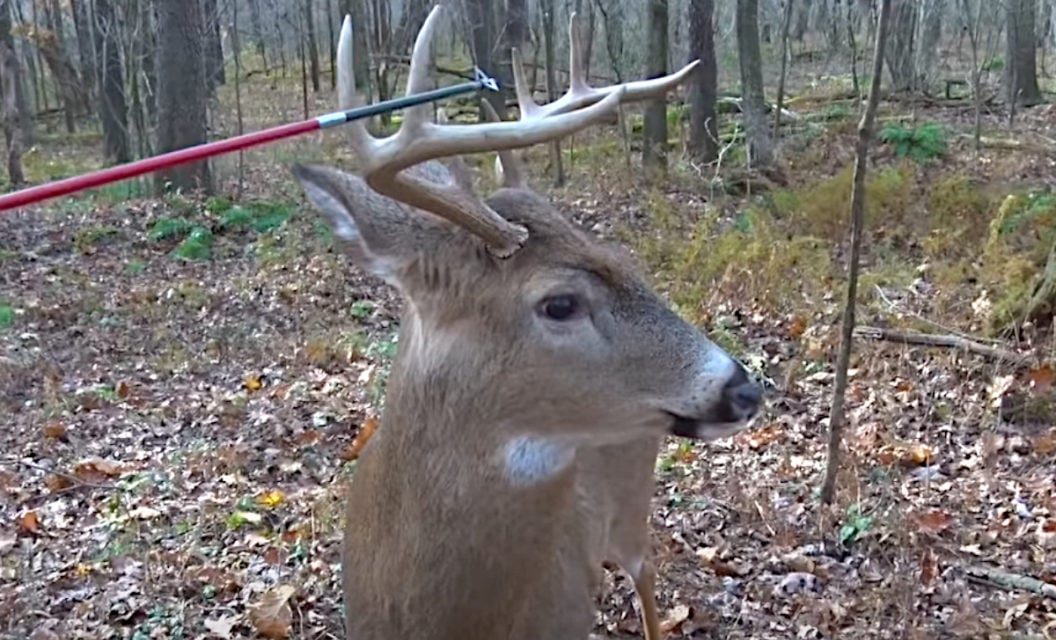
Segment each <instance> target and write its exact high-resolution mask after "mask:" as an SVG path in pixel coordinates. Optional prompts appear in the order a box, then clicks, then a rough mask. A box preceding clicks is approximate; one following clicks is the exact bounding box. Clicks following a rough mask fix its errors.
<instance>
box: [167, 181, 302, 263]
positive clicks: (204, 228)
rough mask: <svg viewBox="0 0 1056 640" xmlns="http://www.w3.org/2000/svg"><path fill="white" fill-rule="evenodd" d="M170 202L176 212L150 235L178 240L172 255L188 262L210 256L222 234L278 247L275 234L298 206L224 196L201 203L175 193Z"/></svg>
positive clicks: (261, 246)
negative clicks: (241, 200)
mask: <svg viewBox="0 0 1056 640" xmlns="http://www.w3.org/2000/svg"><path fill="white" fill-rule="evenodd" d="M166 204H167V205H169V206H168V208H169V211H170V212H171V213H172V215H169V216H166V217H162V218H158V219H157V220H155V221H154V223H153V224H152V225H151V227H150V229H149V230H148V232H147V237H148V238H150V240H152V241H154V242H157V243H162V244H166V243H168V244H171V243H174V242H175V246H174V247H173V248H172V251H171V254H170V255H172V257H173V258H176V259H179V260H187V261H202V260H208V259H210V258H211V257H212V255H213V247H214V244H215V242H216V239H217V237H218V236H230V237H236V236H249V237H253V238H256V241H257V244H258V245H259V246H258V249H259V250H260V251H264V252H267V251H269V250H271V249H272V248H273V247H274V240H273V239H272V238H271V236H272V235H273V234H274V233H275V232H277V231H279V230H280V229H282V228H283V226H284V225H285V224H286V222H287V221H288V220H289V219H290V217H291V216H292V214H293V211H294V205H293V204H291V203H289V202H284V201H271V200H256V201H246V202H240V203H235V202H232V201H231V200H229V199H227V198H221V197H216V198H211V199H209V200H207V201H206V202H205V203H204V205H198V204H197V203H195V202H193V201H190V200H186V199H183V198H181V197H178V196H175V197H170V198H168V199H167V201H166Z"/></svg>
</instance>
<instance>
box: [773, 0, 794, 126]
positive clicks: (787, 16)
mask: <svg viewBox="0 0 1056 640" xmlns="http://www.w3.org/2000/svg"><path fill="white" fill-rule="evenodd" d="M793 4H795V3H794V2H793V1H792V0H785V10H784V12H783V14H782V18H781V75H780V76H778V81H777V103H776V105H775V106H774V137H777V136H779V135H781V109H783V108H784V106H785V73H786V72H787V70H788V30H789V27H790V26H791V24H792V5H793Z"/></svg>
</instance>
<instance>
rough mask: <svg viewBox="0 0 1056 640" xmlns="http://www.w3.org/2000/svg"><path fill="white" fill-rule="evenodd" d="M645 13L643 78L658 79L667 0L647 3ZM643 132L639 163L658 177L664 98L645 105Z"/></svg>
mask: <svg viewBox="0 0 1056 640" xmlns="http://www.w3.org/2000/svg"><path fill="white" fill-rule="evenodd" d="M648 11H649V17H648V25H647V27H646V29H647V33H648V45H647V50H646V63H645V76H646V78H659V77H660V76H663V75H666V74H667V45H668V43H667V19H668V16H667V0H649V7H648ZM644 133H645V139H644V140H643V141H642V164H643V165H644V166H645V169H646V171H647V172H650V173H653V174H662V173H663V172H664V171H665V170H666V169H667V98H666V97H660V98H657V99H656V100H650V101H649V102H648V103H647V104H646V106H645V132H644Z"/></svg>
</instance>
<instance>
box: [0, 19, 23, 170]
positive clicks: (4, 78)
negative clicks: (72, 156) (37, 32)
mask: <svg viewBox="0 0 1056 640" xmlns="http://www.w3.org/2000/svg"><path fill="white" fill-rule="evenodd" d="M12 2H14V0H0V122H2V123H3V129H4V140H5V142H6V143H7V179H8V182H10V183H11V184H12V185H20V184H22V183H24V182H25V181H26V176H25V173H24V172H23V170H22V150H23V148H24V147H23V139H22V138H23V131H24V129H23V126H22V123H21V122H20V120H21V117H20V116H21V110H20V109H19V104H18V95H19V93H20V92H21V91H23V89H22V68H21V65H20V64H19V62H18V55H17V53H16V51H15V41H14V38H13V37H12V35H11V4H12Z"/></svg>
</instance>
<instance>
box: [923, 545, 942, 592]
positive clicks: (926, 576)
mask: <svg viewBox="0 0 1056 640" xmlns="http://www.w3.org/2000/svg"><path fill="white" fill-rule="evenodd" d="M938 574H939V561H938V558H936V557H935V552H934V551H932V550H931V547H928V548H927V549H925V550H924V555H922V556H921V557H920V583H921V584H922V585H925V586H927V585H929V584H931V583H932V582H934V580H935V577H936V576H937V575H938Z"/></svg>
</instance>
